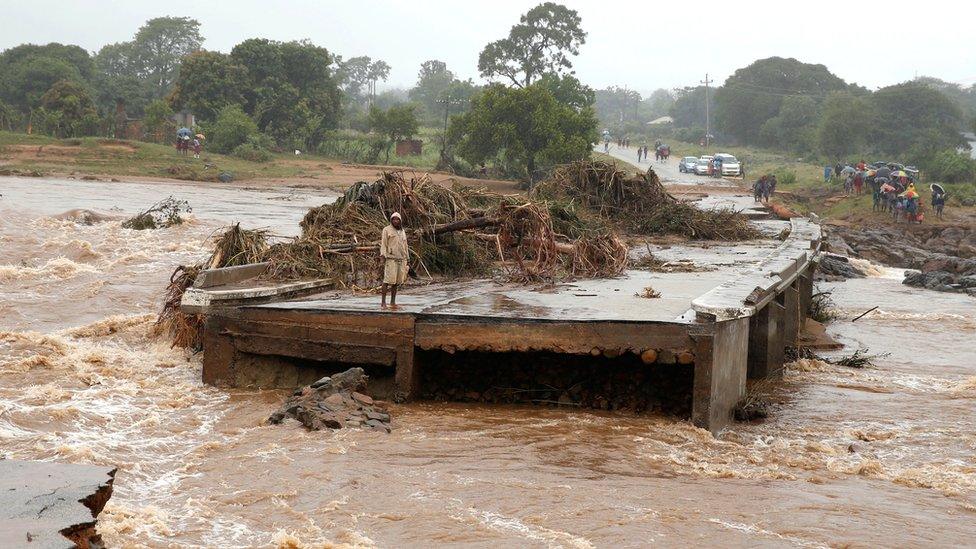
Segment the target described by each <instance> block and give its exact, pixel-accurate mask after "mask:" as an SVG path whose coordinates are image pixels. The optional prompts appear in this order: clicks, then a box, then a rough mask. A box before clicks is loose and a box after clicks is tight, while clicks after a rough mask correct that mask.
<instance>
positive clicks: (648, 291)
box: [634, 286, 661, 299]
mask: <svg viewBox="0 0 976 549" xmlns="http://www.w3.org/2000/svg"><path fill="white" fill-rule="evenodd" d="M634 295H635V296H637V297H642V298H644V299H655V298H658V297H661V292H659V291H657V290H655V289H654V288H652V287H650V286H648V287H646V288H644V289H643V290H641V291H640V292H638V293H636V294H634Z"/></svg>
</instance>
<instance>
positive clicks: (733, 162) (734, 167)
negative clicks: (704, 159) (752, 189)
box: [715, 153, 742, 177]
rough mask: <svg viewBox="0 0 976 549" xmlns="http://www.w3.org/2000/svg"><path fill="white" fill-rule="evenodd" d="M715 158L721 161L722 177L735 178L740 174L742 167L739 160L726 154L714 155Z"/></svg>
mask: <svg viewBox="0 0 976 549" xmlns="http://www.w3.org/2000/svg"><path fill="white" fill-rule="evenodd" d="M715 158H718V159H720V160H721V161H722V175H723V176H732V177H737V176H738V175H739V174H740V173H741V171H742V166H741V165H740V164H739V160H738V159H737V158H736V157H735V156H733V155H731V154H728V153H718V154H716V155H715Z"/></svg>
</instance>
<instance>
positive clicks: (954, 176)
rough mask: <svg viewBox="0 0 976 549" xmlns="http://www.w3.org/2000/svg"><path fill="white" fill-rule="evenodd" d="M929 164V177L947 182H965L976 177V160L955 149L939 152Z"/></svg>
mask: <svg viewBox="0 0 976 549" xmlns="http://www.w3.org/2000/svg"><path fill="white" fill-rule="evenodd" d="M927 164H928V169H929V170H928V171H929V173H928V175H929V177H928V179H929V180H932V181H942V182H945V183H965V182H970V181H973V180H974V179H976V160H973V159H972V158H970V157H969V155H967V154H961V153H959V152H957V151H953V150H945V151H942V152H939V153H937V154H936V155H935V156H934V157H933V158H932V160H931V161H929V162H927Z"/></svg>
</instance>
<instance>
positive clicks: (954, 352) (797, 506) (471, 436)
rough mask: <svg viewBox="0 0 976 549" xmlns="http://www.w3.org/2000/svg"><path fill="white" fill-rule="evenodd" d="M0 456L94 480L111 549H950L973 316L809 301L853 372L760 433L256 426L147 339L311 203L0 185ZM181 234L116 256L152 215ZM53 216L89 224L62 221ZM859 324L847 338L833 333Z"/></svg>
mask: <svg viewBox="0 0 976 549" xmlns="http://www.w3.org/2000/svg"><path fill="white" fill-rule="evenodd" d="M0 194H2V195H3V196H2V198H0V251H2V257H0V457H7V458H18V459H37V460H58V461H72V462H80V463H93V464H101V465H111V466H118V468H119V472H118V474H117V476H116V481H115V492H114V495H113V496H112V499H111V500H110V501H109V504H108V506H107V507H106V509H105V511H104V512H103V513H102V515H101V516H100V519H99V531H100V532H101V533H102V535H103V536H104V538H105V539H106V541H107V542H108V544H109V546H111V547H252V546H263V547H267V546H281V547H321V546H334V545H339V546H354V547H360V546H362V547H373V546H377V547H411V546H419V547H428V546H431V545H434V544H438V545H450V546H465V547H468V546H470V547H488V546H492V547H499V546H504V547H645V546H648V545H669V546H674V545H677V546H723V547H757V546H758V547H764V546H771V547H783V546H801V547H834V546H863V547H867V546H879V545H880V546H898V547H904V546H923V545H926V546H927V545H933V546H934V545H942V546H944V545H966V544H970V543H972V540H973V536H974V534H976V458H974V456H976V430H974V427H973V426H974V425H976V406H974V404H976V364H974V360H973V357H974V356H976V338H974V337H973V334H974V333H976V300H974V299H972V298H969V297H965V296H960V295H954V294H942V293H935V292H929V291H926V290H919V289H913V288H908V287H906V286H903V285H902V284H900V282H899V280H900V278H899V277H898V274H899V273H898V272H895V271H892V270H890V269H884V268H877V269H876V271H875V272H876V275H875V276H873V277H871V278H867V279H862V280H852V281H847V282H842V283H836V284H830V285H822V289H830V290H832V291H833V292H834V300H835V301H836V303H837V305H838V307H839V309H840V313H841V317H842V318H841V320H838V321H836V322H834V323H832V324H831V325H830V328H829V330H830V333H831V334H832V335H834V336H835V337H836V338H838V339H840V340H841V341H843V342H844V343H846V344H848V346H849V348H848V351H847V352H850V350H852V349H854V348H858V347H867V348H870V349H871V351H872V352H873V353H881V352H890V353H891V354H890V355H889V356H887V357H885V358H882V359H880V360H879V361H878V362H877V365H876V366H874V367H872V368H866V369H862V370H856V369H849V368H844V367H841V366H834V365H830V364H827V363H825V362H820V361H817V360H802V361H799V362H797V363H794V364H792V365H790V367H789V369H788V371H787V373H786V376H785V379H784V381H783V382H781V383H778V384H776V385H775V386H772V387H771V388H770V391H771V392H772V399H773V402H774V405H773V409H772V413H771V416H770V418H769V419H768V420H766V421H765V422H763V423H757V424H737V425H735V426H733V427H732V428H731V429H729V430H727V431H726V432H724V433H723V434H722V435H721V436H719V437H717V438H716V437H712V436H711V435H710V434H708V433H707V432H705V431H702V430H700V429H697V428H695V427H693V426H692V425H691V424H690V423H688V422H686V421H680V420H676V419H672V418H667V417H654V416H640V417H635V416H633V415H629V414H615V413H598V412H582V411H575V410H565V409H555V408H543V407H501V406H470V405H463V406H462V405H442V404H411V405H403V406H394V407H393V414H394V427H395V428H394V431H393V433H392V434H389V435H387V434H382V433H376V432H365V431H364V432H359V431H341V432H335V433H333V432H314V433H310V432H306V431H304V430H303V429H301V428H299V427H298V426H296V425H295V424H285V425H278V426H267V425H264V424H263V420H264V419H265V418H266V417H267V416H268V415H269V413H270V412H271V411H273V409H274V408H275V406H276V405H277V404H278V403H279V402H280V401H281V400H282V399H283V398H284V393H282V392H280V391H245V390H230V391H228V390H221V389H217V388H214V387H209V386H206V385H203V384H202V383H201V381H200V368H201V366H200V359H199V357H198V356H187V355H186V354H184V353H183V352H182V351H180V350H172V349H170V348H169V346H168V345H167V344H166V343H165V342H161V341H157V340H156V339H154V338H153V337H152V336H151V327H152V322H153V318H154V316H153V315H154V312H155V311H156V309H157V307H158V304H159V297H160V291H161V289H162V288H163V286H164V285H165V283H166V281H167V280H168V277H169V275H170V272H171V271H172V269H173V267H174V266H175V265H177V264H180V263H187V262H192V261H196V260H198V259H200V258H202V257H204V256H205V255H206V253H207V252H206V249H207V239H208V237H209V236H210V235H211V234H212V233H213V232H214V231H215V230H217V229H218V228H219V227H221V226H222V225H225V224H227V223H231V222H235V221H242V222H244V224H245V225H249V226H262V227H270V228H272V230H273V231H275V232H277V233H279V234H294V233H295V232H297V221H298V220H299V219H300V218H301V215H302V214H303V213H304V211H305V209H306V208H307V207H308V206H309V205H310V204H318V203H320V202H323V201H325V200H329V199H331V198H330V197H329V196H328V194H327V193H326V194H321V193H319V194H316V192H314V191H310V192H306V191H296V190H294V189H263V190H262V189H252V190H240V189H236V188H231V187H227V186H204V185H176V184H165V185H152V184H130V183H100V182H83V184H82V182H58V181H47V180H43V179H30V180H23V179H0ZM170 194H172V195H175V196H179V197H182V198H188V199H189V200H190V202H191V204H192V205H193V206H194V215H193V217H192V218H191V219H190V221H189V222H188V223H186V224H184V225H182V226H180V227H176V228H172V229H165V230H159V231H144V232H137V231H130V230H127V229H123V228H122V227H121V222H120V221H119V219H120V218H122V217H124V216H126V215H131V214H132V213H135V212H136V211H138V210H139V209H140V208H144V207H146V206H148V204H149V203H151V202H153V201H154V200H157V199H159V198H165V196H168V195H170ZM76 208H89V209H96V210H98V211H99V212H102V213H105V214H108V215H110V216H115V217H116V218H115V219H109V220H106V221H103V222H100V223H96V224H93V225H84V224H79V223H76V222H75V221H72V220H71V219H62V218H61V217H63V216H59V215H58V214H61V213H63V212H65V211H68V210H72V209H76ZM875 305H878V306H879V309H878V310H877V311H875V312H873V313H871V314H869V315H868V316H866V317H864V318H863V319H861V320H859V321H857V322H856V323H851V322H850V320H849V319H850V318H852V317H853V316H856V315H857V314H860V313H861V312H863V311H865V310H867V309H869V308H870V307H873V306H875Z"/></svg>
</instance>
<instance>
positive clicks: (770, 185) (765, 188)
mask: <svg viewBox="0 0 976 549" xmlns="http://www.w3.org/2000/svg"><path fill="white" fill-rule="evenodd" d="M719 173H721V172H719ZM776 183H777V181H776V175H764V176H762V177H760V178H759V179H758V180H757V181H756V182H755V183H753V184H752V197H753V199H754V200H755V201H756V202H766V203H767V204H768V203H769V197H771V196H772V195H773V193H774V192H776Z"/></svg>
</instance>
